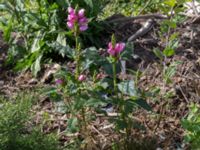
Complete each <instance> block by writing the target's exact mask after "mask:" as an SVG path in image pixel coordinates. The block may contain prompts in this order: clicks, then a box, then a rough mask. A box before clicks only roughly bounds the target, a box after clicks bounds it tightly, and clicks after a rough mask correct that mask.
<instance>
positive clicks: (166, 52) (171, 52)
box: [163, 47, 175, 57]
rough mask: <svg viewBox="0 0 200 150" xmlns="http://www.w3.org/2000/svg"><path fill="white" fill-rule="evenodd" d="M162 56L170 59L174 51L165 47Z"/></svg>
mask: <svg viewBox="0 0 200 150" xmlns="http://www.w3.org/2000/svg"><path fill="white" fill-rule="evenodd" d="M163 54H164V55H165V56H167V57H171V56H173V55H174V54H175V51H174V49H172V48H170V47H167V48H165V49H164V51H163Z"/></svg>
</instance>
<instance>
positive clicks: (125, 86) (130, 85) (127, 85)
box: [118, 80, 137, 96]
mask: <svg viewBox="0 0 200 150" xmlns="http://www.w3.org/2000/svg"><path fill="white" fill-rule="evenodd" d="M134 85H135V84H134V81H133V80H130V81H124V82H121V83H119V84H118V88H119V90H120V91H121V92H122V93H123V94H126V95H129V96H136V95H137V92H136V90H135V86H134Z"/></svg>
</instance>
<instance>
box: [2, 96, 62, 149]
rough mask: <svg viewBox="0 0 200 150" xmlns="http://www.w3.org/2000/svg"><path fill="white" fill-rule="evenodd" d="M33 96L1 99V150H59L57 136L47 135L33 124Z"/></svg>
mask: <svg viewBox="0 0 200 150" xmlns="http://www.w3.org/2000/svg"><path fill="white" fill-rule="evenodd" d="M32 100H33V98H32V97H31V96H28V95H27V94H21V95H19V96H17V97H16V98H13V99H9V100H8V99H3V98H1V99H0V102H1V103H0V149H1V150H58V149H59V144H58V139H57V138H56V135H54V134H49V135H45V134H43V133H42V132H41V129H40V128H39V127H35V126H34V125H33V124H32V123H31V122H32V117H33V114H32V113H31V107H32Z"/></svg>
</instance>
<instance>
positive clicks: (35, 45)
mask: <svg viewBox="0 0 200 150" xmlns="http://www.w3.org/2000/svg"><path fill="white" fill-rule="evenodd" d="M40 42H42V32H41V31H38V33H37V35H36V37H35V39H34V41H33V44H32V47H31V52H32V53H33V52H36V51H39V50H40V48H41V43H40Z"/></svg>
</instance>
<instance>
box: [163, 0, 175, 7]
mask: <svg viewBox="0 0 200 150" xmlns="http://www.w3.org/2000/svg"><path fill="white" fill-rule="evenodd" d="M164 3H165V4H166V5H168V6H170V7H174V6H175V4H176V0H165V1H164Z"/></svg>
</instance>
